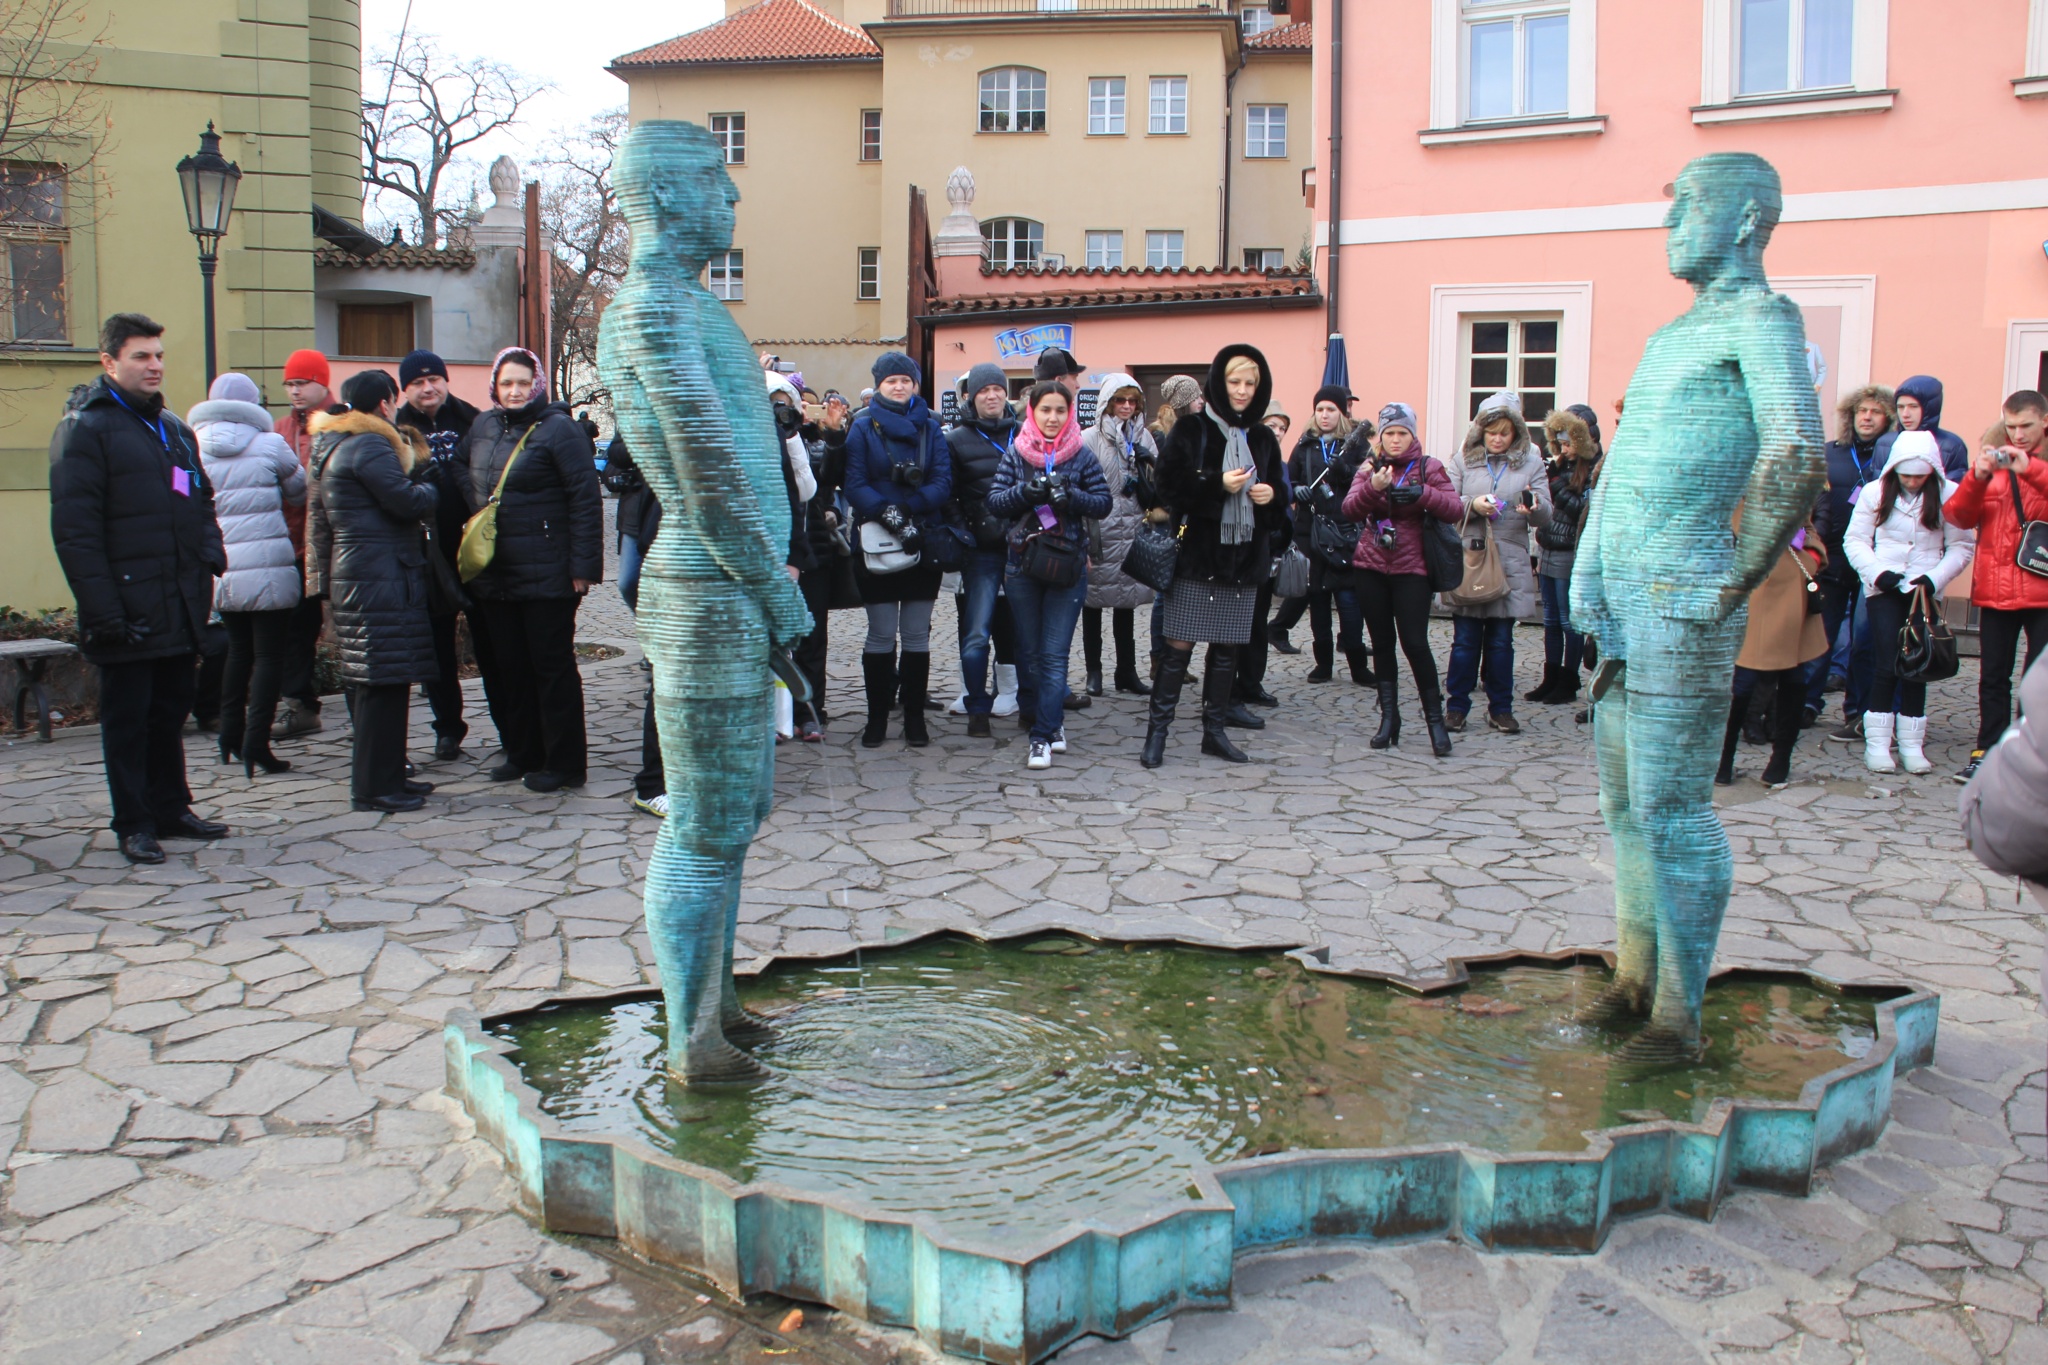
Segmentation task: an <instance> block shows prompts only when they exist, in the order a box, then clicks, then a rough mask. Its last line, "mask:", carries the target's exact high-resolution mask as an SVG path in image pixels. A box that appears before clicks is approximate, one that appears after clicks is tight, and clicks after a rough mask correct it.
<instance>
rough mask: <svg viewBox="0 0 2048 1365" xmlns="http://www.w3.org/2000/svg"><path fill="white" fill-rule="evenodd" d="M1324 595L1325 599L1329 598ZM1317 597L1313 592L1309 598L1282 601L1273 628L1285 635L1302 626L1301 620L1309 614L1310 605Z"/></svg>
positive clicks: (1275, 613) (1274, 615)
mask: <svg viewBox="0 0 2048 1365" xmlns="http://www.w3.org/2000/svg"><path fill="white" fill-rule="evenodd" d="M1322 595H1323V596H1324V597H1328V596H1329V594H1328V593H1324V594H1322ZM1315 597H1316V594H1315V593H1313V592H1312V593H1310V594H1309V595H1308V596H1307V597H1289V598H1284V599H1282V601H1281V603H1280V610H1278V611H1276V612H1274V613H1273V626H1272V628H1273V629H1274V630H1277V631H1279V632H1280V633H1281V634H1282V635H1285V634H1286V633H1287V632H1288V631H1290V630H1293V629H1294V628H1295V627H1296V626H1298V625H1300V624H1301V618H1302V617H1303V616H1306V615H1307V614H1308V604H1309V603H1310V602H1311V601H1313V600H1314V599H1315Z"/></svg>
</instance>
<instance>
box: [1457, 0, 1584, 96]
mask: <svg viewBox="0 0 2048 1365" xmlns="http://www.w3.org/2000/svg"><path fill="white" fill-rule="evenodd" d="M1571 17H1572V16H1571V6H1570V4H1569V3H1568V0H1521V3H1509V2H1508V0H1465V3H1464V4H1463V5H1462V6H1461V7H1460V12H1459V16H1458V106H1459V107H1458V117H1459V121H1460V122H1461V123H1467V124H1470V123H1506V122H1509V121H1511V120H1516V119H1554V118H1562V117H1567V116H1569V114H1570V112H1571V102H1570V87H1571V69H1570V68H1571V48H1570V43H1571V38H1570V26H1571ZM1538 19H1563V20H1564V21H1565V26H1566V38H1565V43H1566V48H1565V68H1566V69H1565V87H1566V102H1565V107H1564V108H1563V109H1536V110H1531V109H1528V108H1527V107H1526V106H1527V104H1528V99H1529V96H1528V90H1527V85H1528V82H1527V79H1526V74H1527V71H1528V60H1529V59H1528V44H1527V39H1526V37H1525V30H1526V29H1527V27H1528V24H1529V23H1530V22H1531V21H1532V20H1538ZM1501 24H1510V25H1512V26H1513V28H1512V34H1513V37H1512V39H1511V41H1512V44H1513V51H1512V52H1511V54H1510V57H1509V65H1510V68H1511V70H1510V73H1509V79H1510V80H1511V81H1512V83H1513V88H1512V91H1511V96H1510V99H1509V101H1508V102H1509V103H1510V104H1511V105H1513V106H1514V107H1513V108H1511V109H1510V110H1509V111H1508V112H1507V113H1505V114H1492V115H1487V116H1485V117H1482V116H1480V115H1477V114H1474V113H1473V112H1472V97H1473V88H1472V31H1473V30H1474V29H1476V28H1482V27H1485V28H1491V27H1495V26H1497V25H1501Z"/></svg>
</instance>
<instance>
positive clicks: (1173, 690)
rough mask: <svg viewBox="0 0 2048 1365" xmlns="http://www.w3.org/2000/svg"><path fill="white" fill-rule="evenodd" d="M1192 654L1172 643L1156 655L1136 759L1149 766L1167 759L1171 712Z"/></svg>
mask: <svg viewBox="0 0 2048 1365" xmlns="http://www.w3.org/2000/svg"><path fill="white" fill-rule="evenodd" d="M1194 657H1195V651H1194V650H1192V649H1175V648H1174V647H1173V646H1172V645H1168V646H1167V647H1166V650H1165V652H1164V653H1162V654H1159V655H1157V656H1156V657H1155V662H1156V663H1157V665H1158V668H1159V676H1158V677H1157V678H1155V679H1153V682H1152V696H1151V700H1150V705H1149V707H1148V710H1149V713H1150V714H1149V716H1148V718H1147V724H1146V727H1145V748H1144V749H1143V751H1142V752H1140V753H1139V755H1138V762H1140V763H1142V764H1144V765H1145V766H1146V767H1148V768H1156V767H1158V766H1159V765H1160V764H1162V763H1164V762H1165V761H1166V733H1167V731H1168V730H1169V729H1171V728H1172V726H1173V715H1174V712H1175V710H1177V709H1178V708H1179V706H1180V690H1181V688H1182V686H1184V685H1185V684H1186V682H1187V680H1188V663H1189V661H1190V660H1192V659H1193V658H1194Z"/></svg>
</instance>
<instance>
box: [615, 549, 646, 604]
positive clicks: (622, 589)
mask: <svg viewBox="0 0 2048 1365" xmlns="http://www.w3.org/2000/svg"><path fill="white" fill-rule="evenodd" d="M644 558H645V556H644V555H643V554H642V553H641V551H640V538H639V537H638V536H620V537H619V596H621V597H623V598H625V599H626V609H627V610H628V611H633V612H638V611H639V610H640V561H641V560H642V559H644Z"/></svg>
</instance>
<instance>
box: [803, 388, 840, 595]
mask: <svg viewBox="0 0 2048 1365" xmlns="http://www.w3.org/2000/svg"><path fill="white" fill-rule="evenodd" d="M803 441H804V452H805V453H806V454H808V455H809V456H810V458H811V477H812V478H813V479H815V480H817V483H818V491H817V492H816V493H815V494H813V495H812V496H811V505H810V508H809V514H808V515H807V516H805V518H804V534H805V535H806V536H808V537H809V538H810V543H811V558H812V559H814V560H815V561H817V567H819V568H824V567H826V566H828V565H830V564H831V562H832V561H833V560H834V559H836V558H838V557H839V544H838V539H837V537H835V536H834V535H833V534H832V520H831V517H830V516H828V515H827V513H830V514H832V516H837V515H838V508H837V506H836V504H837V502H838V498H839V490H840V488H841V487H842V486H843V485H844V484H845V483H846V428H845V427H840V428H839V429H838V430H836V431H835V430H834V429H832V428H831V427H828V426H826V425H825V424H824V423H822V422H806V423H804V429H803Z"/></svg>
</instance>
